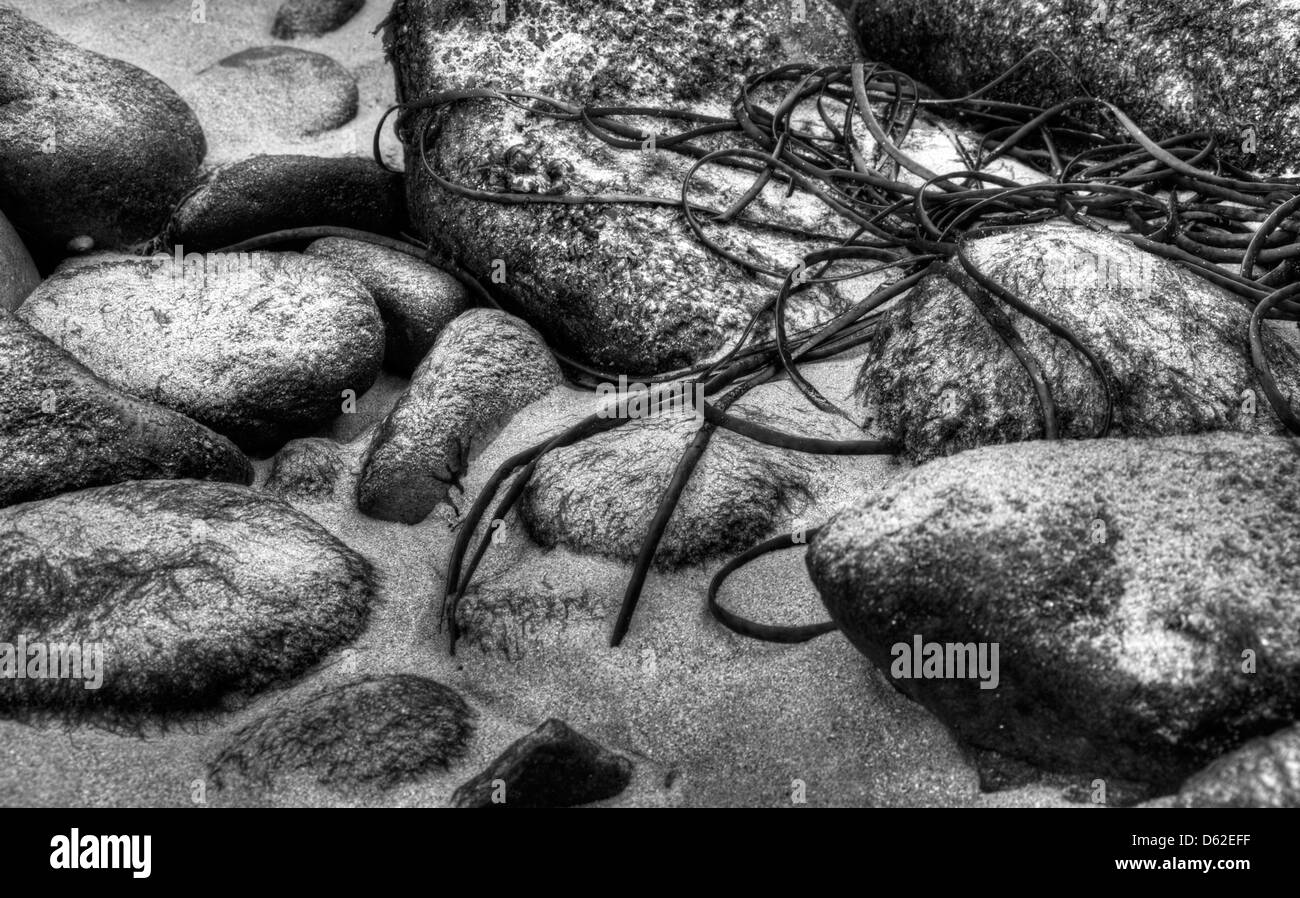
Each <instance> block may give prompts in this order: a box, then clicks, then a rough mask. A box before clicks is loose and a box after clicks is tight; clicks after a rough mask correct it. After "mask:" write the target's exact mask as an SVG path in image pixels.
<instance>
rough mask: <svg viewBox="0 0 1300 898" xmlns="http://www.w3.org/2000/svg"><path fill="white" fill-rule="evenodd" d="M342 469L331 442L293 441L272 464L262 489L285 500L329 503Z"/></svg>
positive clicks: (335, 449)
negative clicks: (322, 500)
mask: <svg viewBox="0 0 1300 898" xmlns="http://www.w3.org/2000/svg"><path fill="white" fill-rule="evenodd" d="M344 467H345V466H344V464H343V459H342V458H340V457H339V446H338V443H335V442H334V441H333V440H323V439H317V438H311V439H305V440H292V441H291V442H289V443H286V444H285V446H284V448H283V449H281V450H280V451H279V452H277V453H276V455H275V459H274V460H273V461H272V462H271V473H270V475H269V476H268V477H267V480H266V485H265V489H267V490H269V491H271V492H273V493H275V494H276V495H278V496H281V497H283V498H285V499H329V498H331V497H332V496H333V495H334V487H335V486H336V485H337V483H338V479H339V476H340V475H341V474H343V472H344Z"/></svg>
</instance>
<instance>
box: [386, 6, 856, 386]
mask: <svg viewBox="0 0 1300 898" xmlns="http://www.w3.org/2000/svg"><path fill="white" fill-rule="evenodd" d="M387 45H388V47H389V52H390V55H391V57H392V59H393V62H394V65H395V67H396V69H397V72H398V82H399V91H398V93H399V96H403V97H406V98H408V99H415V98H417V97H422V96H425V95H428V94H431V93H435V92H439V91H444V90H452V89H460V88H463V87H464V86H465V85H466V84H471V83H472V84H474V85H475V86H480V87H494V88H498V89H509V90H525V91H535V92H538V93H541V94H545V95H549V96H554V97H557V98H562V99H563V100H564V101H566V102H572V103H590V104H593V105H603V104H630V105H647V106H656V107H689V108H692V109H697V110H700V109H707V110H710V111H712V112H714V113H719V112H725V111H726V110H727V109H728V108H729V107H730V105H731V103H732V101H733V100H734V99H735V93H736V89H737V86H738V85H739V83H740V81H741V79H742V78H743V77H744V76H746V75H749V74H753V73H754V72H758V71H762V70H765V69H767V68H769V67H774V66H777V65H780V64H781V63H783V62H791V61H797V60H811V61H818V62H823V63H835V64H839V63H843V62H845V61H846V60H847V59H849V58H850V56H851V53H852V50H851V46H850V44H849V41H848V39H847V33H846V32H845V30H844V25H843V22H842V21H840V17H839V15H838V14H837V13H836V12H835V11H834V10H833V9H832V8H830V7H829V6H827V5H825V4H823V3H820V2H818V0H810V2H808V4H807V20H806V21H803V22H796V21H792V17H791V6H790V3H789V2H788V0H722V2H719V0H683V2H679V3H675V4H673V8H672V9H671V10H667V11H665V10H664V9H654V8H652V7H651V6H650V5H648V4H645V3H642V2H640V0H601V2H594V0H575V2H572V3H567V4H555V3H542V2H536V0H530V2H522V3H517V4H511V5H510V8H509V13H508V16H507V17H506V21H505V23H504V24H499V23H493V22H492V20H491V17H490V16H489V15H488V14H487V12H485V10H484V9H482V8H479V7H476V6H473V5H472V4H464V3H459V2H454V0H429V2H419V3H417V2H404V3H399V4H397V5H396V6H395V8H394V14H393V16H392V17H390V19H389V23H388V29H387ZM431 121H432V122H433V123H434V124H435V127H434V128H433V131H432V133H430V135H429V141H428V151H429V160H428V161H429V163H430V164H431V165H433V166H434V167H435V169H436V170H440V171H441V172H443V173H445V175H446V176H447V177H449V178H450V179H451V180H453V181H456V182H459V183H462V184H465V185H467V186H469V187H472V188H474V189H478V190H487V191H494V192H499V193H515V194H518V193H529V192H536V193H543V194H573V195H585V194H603V193H632V194H637V195H652V196H671V197H677V196H679V195H680V191H681V181H682V177H683V175H684V174H685V173H686V170H687V168H689V167H690V165H692V164H693V163H694V161H695V160H694V159H693V158H691V157H688V156H681V155H678V154H676V153H673V152H669V151H664V152H658V151H656V152H653V153H651V152H644V151H635V150H634V151H625V150H614V149H611V148H610V147H608V146H607V145H605V144H604V143H602V142H600V141H599V140H597V139H596V138H594V137H592V136H590V135H588V134H587V133H586V132H585V130H584V129H583V128H582V127H581V126H580V125H578V124H575V123H573V122H556V121H551V120H547V119H542V118H540V117H537V116H532V115H529V114H526V113H524V112H523V111H522V110H520V109H518V108H515V107H513V106H510V105H507V104H504V103H489V102H474V103H462V104H458V105H456V106H454V107H450V108H445V109H443V110H441V111H437V112H435V113H428V112H417V113H416V114H413V115H412V116H411V117H410V121H409V122H408V123H407V124H406V127H407V128H408V132H407V133H409V134H411V135H413V136H412V138H411V141H412V142H411V143H408V152H407V158H406V171H407V172H408V173H409V174H410V178H409V180H408V184H407V187H408V202H409V205H410V208H411V212H412V218H413V220H414V222H415V224H416V226H417V227H418V228H419V229H420V230H421V231H422V232H423V233H424V234H426V235H428V236H430V237H431V238H436V239H437V240H438V241H439V243H440V244H443V245H445V247H446V248H447V250H448V251H449V252H450V253H452V254H453V255H454V256H455V257H456V258H458V260H460V261H461V263H462V264H463V265H464V266H465V268H466V269H467V270H468V271H469V272H470V273H471V274H473V275H475V276H477V277H479V278H480V279H481V280H483V281H484V282H485V283H487V282H489V281H490V282H491V284H492V285H493V289H496V290H498V291H499V292H500V293H501V294H502V295H503V296H504V297H506V298H507V299H508V300H509V302H510V303H512V304H513V305H512V306H509V307H512V308H518V309H520V310H522V311H521V314H524V315H525V316H526V317H527V318H528V320H529V321H530V322H532V323H534V324H535V325H536V326H537V327H538V328H539V330H540V331H541V332H542V333H543V334H544V335H545V336H546V338H547V339H548V341H550V342H551V343H552V345H554V346H555V347H556V348H557V349H559V350H560V351H563V352H565V353H568V354H570V355H573V356H575V357H578V358H581V359H584V360H588V361H590V362H592V363H593V364H596V365H598V366H600V367H602V368H605V369H607V370H614V371H621V372H624V373H628V374H632V373H642V374H645V373H650V372H658V371H663V370H666V369H670V368H676V367H678V366H683V365H689V364H691V363H693V362H695V361H697V360H699V359H700V358H703V357H706V356H710V355H712V354H713V353H715V352H716V351H718V350H719V349H720V348H721V347H722V346H724V345H725V344H727V342H728V341H729V340H734V339H735V338H736V337H737V336H738V334H739V330H740V329H741V328H743V326H744V324H745V323H746V321H747V320H748V319H749V317H750V315H751V314H752V312H753V311H754V310H756V309H757V308H758V306H759V305H760V304H761V303H762V302H764V301H765V300H766V299H767V298H768V296H770V295H771V294H772V293H774V292H775V291H776V288H777V287H778V286H779V285H778V284H777V282H776V281H775V280H774V279H770V278H769V279H766V280H760V279H758V278H756V277H754V276H751V275H750V274H748V273H747V272H746V270H745V269H742V268H741V267H740V266H737V265H735V264H733V263H731V262H727V261H724V260H722V259H721V258H720V257H718V256H716V255H714V254H712V253H711V252H709V251H708V250H706V249H705V248H704V247H703V246H702V245H701V244H700V243H699V242H698V241H697V240H696V238H695V237H694V235H693V234H692V233H691V231H690V228H689V227H688V225H687V224H686V222H685V220H684V218H683V216H681V215H680V214H679V212H678V211H677V210H676V209H667V208H664V207H652V206H640V205H628V204H624V205H617V206H610V205H605V206H599V205H594V206H592V205H589V206H583V205H576V206H575V205H556V204H553V203H547V204H506V203H501V202H494V201H487V200H481V199H474V198H470V197H467V196H463V195H460V194H456V193H452V192H450V191H447V190H445V189H443V188H441V187H439V186H438V184H437V183H436V182H434V181H433V180H432V179H431V178H430V177H429V176H428V173H427V172H426V171H425V169H424V166H423V165H422V164H421V160H420V159H419V155H418V152H417V150H416V149H414V146H415V143H416V139H415V137H414V135H418V134H420V133H421V131H422V129H423V128H424V126H425V125H427V124H429V123H430V122H431ZM647 127H648V126H647ZM657 127H662V128H664V129H665V130H666V129H668V128H672V129H675V128H676V125H675V124H671V125H664V124H663V123H662V122H660V124H659V125H658V126H657ZM751 183H752V178H751V177H750V176H749V174H748V173H744V177H740V176H739V173H736V172H732V171H729V170H728V171H724V170H723V169H721V168H717V167H713V166H706V167H705V168H704V169H703V170H701V172H700V173H699V178H698V179H697V180H696V181H694V182H693V191H692V193H693V196H694V195H695V191H696V190H698V195H699V196H700V197H701V198H703V199H702V200H701V201H707V202H715V203H719V204H721V205H722V206H725V205H727V204H729V203H730V202H731V201H732V200H733V199H734V198H736V197H739V196H740V195H741V194H742V193H744V191H745V190H746V189H747V188H748V187H749V185H750V184H751ZM755 210H756V211H755V213H754V214H756V215H759V216H760V217H770V219H771V220H781V221H786V222H787V223H790V222H795V221H797V222H799V223H801V224H802V225H803V226H806V227H813V228H829V229H831V230H833V231H836V232H837V233H838V232H839V230H838V229H841V228H842V227H843V225H844V223H843V222H837V221H836V220H835V219H834V218H833V217H829V216H828V215H827V214H826V211H825V209H824V208H823V207H821V206H820V205H819V204H816V203H813V204H812V208H811V210H808V209H803V208H802V207H801V206H800V202H799V201H796V202H792V203H791V204H790V205H789V208H786V207H783V206H782V205H781V204H780V201H779V198H778V197H777V196H776V193H775V192H773V193H772V194H771V196H770V197H768V198H766V199H764V200H763V202H761V203H760V204H759V205H758V206H756V207H755ZM743 231H744V233H743V241H740V240H738V241H737V243H736V252H739V253H742V254H748V255H755V256H757V257H760V258H762V259H765V260H766V262H765V263H764V264H767V265H770V266H772V267H777V266H778V265H779V266H784V267H786V268H793V267H794V266H795V264H796V263H797V262H798V259H799V257H800V255H801V254H802V253H803V252H805V251H807V250H809V249H811V248H812V244H810V243H803V242H801V241H799V240H796V239H788V238H786V237H784V236H780V235H776V234H773V233H771V232H768V231H763V230H760V229H757V228H745V229H743ZM845 236H848V235H847V232H846V233H845ZM720 239H723V240H724V241H726V240H728V239H731V238H729V237H727V236H723V237H722V238H720ZM845 305H846V303H845V302H844V301H843V300H842V299H841V298H840V297H839V295H838V294H837V293H834V292H833V291H830V290H823V289H822V288H820V287H818V288H817V289H815V290H812V291H810V292H809V293H808V294H807V296H806V301H804V302H801V303H800V304H799V306H800V309H799V311H798V314H799V315H806V316H807V318H806V320H803V319H801V320H802V321H803V323H801V324H800V325H799V326H801V327H802V326H810V325H811V324H812V323H814V322H816V321H819V320H823V319H824V318H825V317H828V316H829V315H831V314H834V313H836V312H838V311H840V310H842V309H843V308H844V307H845Z"/></svg>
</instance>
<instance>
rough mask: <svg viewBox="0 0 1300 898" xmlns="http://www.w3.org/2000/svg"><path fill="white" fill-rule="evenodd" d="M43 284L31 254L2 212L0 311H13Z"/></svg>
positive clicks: (0, 216) (0, 217)
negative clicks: (38, 285)
mask: <svg viewBox="0 0 1300 898" xmlns="http://www.w3.org/2000/svg"><path fill="white" fill-rule="evenodd" d="M40 282H41V274H40V272H39V271H37V270H36V263H35V262H33V261H32V256H31V253H29V252H27V247H26V246H24V245H23V241H22V239H21V238H20V237H19V236H18V232H17V231H15V230H14V228H13V225H11V224H10V223H9V219H7V218H5V217H4V213H2V212H0V309H7V310H9V311H13V310H14V309H16V308H18V307H19V306H20V305H22V302H23V300H24V299H26V298H27V294H29V293H31V292H32V291H33V290H35V289H36V285H37V284H39V283H40Z"/></svg>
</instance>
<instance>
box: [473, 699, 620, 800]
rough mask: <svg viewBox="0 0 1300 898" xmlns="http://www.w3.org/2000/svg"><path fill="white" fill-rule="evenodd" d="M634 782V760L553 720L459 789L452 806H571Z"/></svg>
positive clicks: (608, 795) (608, 794)
mask: <svg viewBox="0 0 1300 898" xmlns="http://www.w3.org/2000/svg"><path fill="white" fill-rule="evenodd" d="M631 781H632V762H631V761H629V760H628V759H627V758H624V757H623V756H622V755H616V754H614V753H613V752H612V751H609V750H608V749H607V748H605V747H604V746H602V745H600V744H599V743H597V742H593V741H592V740H591V739H588V738H587V737H586V736H584V735H582V734H581V733H578V732H575V731H574V730H573V729H572V728H571V727H569V725H568V724H566V723H565V722H564V721H562V720H555V719H554V718H552V719H551V720H548V721H546V723H544V724H542V725H541V726H539V727H538V728H537V729H535V730H533V731H532V732H531V733H529V734H528V735H527V736H525V737H523V738H522V739H520V740H519V741H518V742H515V743H514V744H513V745H511V746H510V747H509V748H507V749H506V750H505V751H504V752H502V753H501V756H500V757H498V758H497V759H496V760H495V761H493V762H492V763H491V764H490V765H488V768H487V769H486V770H484V771H483V772H482V773H480V774H479V775H478V776H476V777H474V778H473V779H472V780H470V781H469V782H467V783H465V784H464V785H463V786H461V787H460V788H459V789H457V790H456V792H455V794H453V795H452V797H451V804H452V806H453V807H458V808H491V807H515V808H553V807H563V808H568V807H574V806H576V805H580V804H590V803H591V802H593V801H603V800H604V799H606V798H613V797H614V796H615V795H618V794H619V793H620V792H622V791H623V790H624V789H626V788H627V786H628V783H630V782H631Z"/></svg>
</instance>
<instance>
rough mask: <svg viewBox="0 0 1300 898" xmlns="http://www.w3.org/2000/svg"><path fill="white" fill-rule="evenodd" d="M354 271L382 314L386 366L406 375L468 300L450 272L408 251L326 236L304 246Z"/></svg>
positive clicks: (462, 287) (468, 303)
mask: <svg viewBox="0 0 1300 898" xmlns="http://www.w3.org/2000/svg"><path fill="white" fill-rule="evenodd" d="M306 252H307V255H314V256H320V257H321V258H324V259H328V260H330V261H331V262H334V263H335V264H337V265H339V266H340V267H342V268H346V269H347V270H348V271H350V272H352V273H353V274H354V275H356V277H357V280H359V281H361V283H362V284H364V285H365V288H366V289H367V290H369V291H370V295H371V296H373V297H374V298H375V302H376V303H377V304H378V306H379V312H380V314H381V315H383V317H384V323H385V325H386V328H385V334H386V336H385V339H384V366H385V367H386V368H389V369H391V370H393V371H396V372H397V373H398V374H402V375H404V376H407V377H409V376H410V375H411V372H413V371H414V370H415V368H416V366H417V365H419V364H420V361H421V360H422V359H423V358H424V357H425V356H426V355H427V354H428V352H429V350H430V349H432V348H433V343H434V341H435V340H437V339H438V334H440V333H442V329H443V328H445V327H446V326H447V325H448V324H450V323H451V321H452V319H453V318H455V317H456V316H457V315H459V314H460V313H461V312H463V311H465V309H467V308H468V307H469V305H470V301H469V294H468V292H467V291H466V290H465V287H464V285H462V284H461V282H460V281H458V280H456V278H454V277H453V276H452V275H450V274H448V273H447V272H445V271H442V270H441V269H438V268H434V267H433V266H432V265H429V264H427V263H425V262H422V261H420V260H419V259H416V258H413V257H411V256H409V255H407V254H406V253H402V252H398V251H397V250H394V249H389V248H387V247H384V246H377V245H375V244H373V243H366V242H364V241H361V240H347V239H344V238H340V237H326V238H325V239H323V240H317V241H316V242H315V243H313V244H311V246H309V247H307V250H306Z"/></svg>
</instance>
